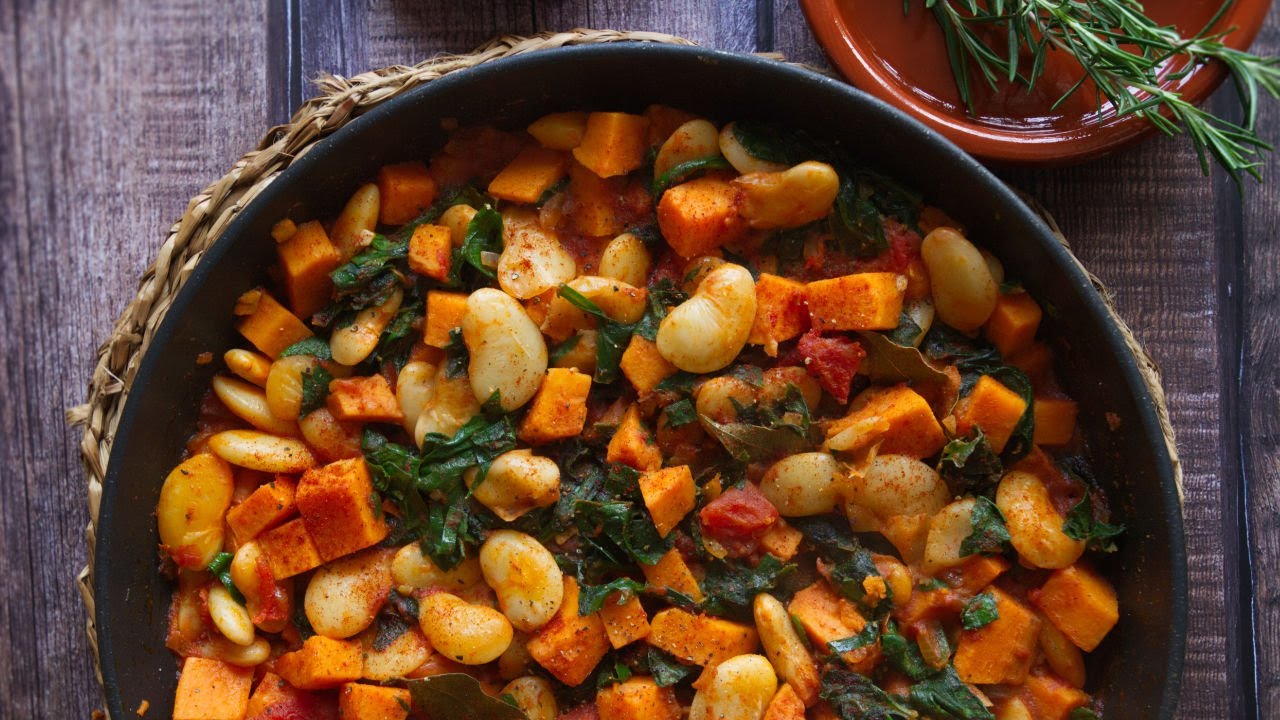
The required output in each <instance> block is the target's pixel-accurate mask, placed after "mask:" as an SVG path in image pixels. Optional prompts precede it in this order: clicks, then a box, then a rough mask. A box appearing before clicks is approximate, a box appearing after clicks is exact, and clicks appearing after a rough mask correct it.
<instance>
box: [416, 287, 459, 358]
mask: <svg viewBox="0 0 1280 720" xmlns="http://www.w3.org/2000/svg"><path fill="white" fill-rule="evenodd" d="M466 314H467V295H466V293H453V292H445V291H443V290H428V291H427V317H426V321H425V327H424V328H423V332H422V341H423V342H424V343H426V344H427V345H429V346H431V347H434V348H440V349H441V350H443V349H444V348H446V347H448V345H449V333H450V332H452V331H453V330H456V329H458V328H460V327H462V316H463V315H466Z"/></svg>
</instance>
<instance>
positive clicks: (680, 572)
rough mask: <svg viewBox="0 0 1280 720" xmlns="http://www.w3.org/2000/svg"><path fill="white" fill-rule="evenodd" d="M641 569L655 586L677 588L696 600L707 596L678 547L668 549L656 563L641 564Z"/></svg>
mask: <svg viewBox="0 0 1280 720" xmlns="http://www.w3.org/2000/svg"><path fill="white" fill-rule="evenodd" d="M640 571H641V572H643V573H644V579H645V580H648V581H649V584H650V585H652V586H654V587H655V588H659V589H663V590H666V589H670V590H675V591H676V592H679V593H683V594H685V595H688V596H689V597H691V598H693V599H694V600H695V601H701V600H702V598H704V597H706V596H705V595H703V594H702V588H701V587H699V586H698V579H697V578H695V577H694V576H693V571H692V570H690V569H689V565H688V563H686V562H685V561H684V557H683V556H682V555H681V554H680V551H679V550H677V549H676V548H671V549H670V550H668V551H667V552H666V554H665V555H663V556H662V559H660V560H658V562H657V564H655V565H641V566H640Z"/></svg>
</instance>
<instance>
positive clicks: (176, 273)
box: [67, 29, 1182, 683]
mask: <svg viewBox="0 0 1280 720" xmlns="http://www.w3.org/2000/svg"><path fill="white" fill-rule="evenodd" d="M620 41H632V42H635V41H640V42H654V43H668V44H674V45H693V44H694V43H693V42H692V41H689V40H686V39H684V38H679V37H675V36H672V35H665V34H662V33H653V32H621V31H616V30H583V29H575V30H570V31H568V32H559V33H543V34H540V35H536V36H533V37H519V36H504V37H500V38H498V39H495V40H493V41H490V42H489V43H488V44H486V45H484V46H483V47H481V48H479V49H478V50H476V51H475V52H474V53H471V54H469V55H444V56H439V57H435V58H432V59H430V60H426V61H424V62H422V63H419V64H417V65H414V66H412V67H406V66H403V65H396V66H392V67H388V68H383V69H381V70H374V71H371V72H367V73H363V74H361V75H357V76H355V77H353V78H344V77H339V76H334V75H328V76H324V77H321V78H319V79H318V80H317V83H316V84H317V85H318V87H319V89H320V91H321V93H322V94H321V95H320V96H319V97H315V98H312V99H311V100H308V101H307V102H306V103H304V104H303V105H302V107H301V108H299V109H298V111H297V112H296V113H294V116H293V118H292V119H291V120H290V121H289V123H288V124H287V125H280V126H277V127H274V128H272V129H271V130H269V131H268V132H267V134H266V136H265V137H264V138H263V139H262V141H261V142H260V143H259V144H258V147H257V149H256V150H254V151H252V152H250V153H248V154H246V155H245V156H244V157H242V158H241V159H240V160H239V161H238V162H236V164H235V165H233V166H232V168H231V170H230V172H228V173H227V174H226V175H224V176H222V177H221V178H220V179H218V180H217V181H215V182H214V183H213V184H211V185H209V186H208V187H207V188H205V189H204V191H203V192H201V193H200V194H199V195H196V196H195V197H194V198H192V199H191V201H190V202H189V203H188V204H187V210H186V212H185V213H184V214H183V216H182V218H181V219H180V220H178V222H177V223H175V224H174V225H173V227H171V228H170V229H169V237H168V239H166V240H165V242H164V244H163V245H161V246H160V252H159V253H158V255H157V256H156V260H155V262H154V263H152V265H151V267H149V268H147V270H146V272H145V273H143V276H142V280H141V282H140V283H139V288H138V294H137V296H136V297H135V298H134V299H133V301H132V302H131V303H130V304H129V306H128V307H127V308H126V309H125V311H124V313H123V314H122V315H121V316H120V318H119V319H118V320H117V321H116V324H115V327H113V328H112V331H111V337H110V338H109V339H108V340H107V342H106V343H104V344H103V345H102V347H100V348H99V349H98V363H97V365H96V367H95V368H94V371H93V376H92V377H91V378H90V380H89V392H88V399H87V401H86V402H85V404H83V405H80V406H77V407H75V408H72V409H71V410H69V411H68V412H67V419H68V421H69V422H70V423H71V424H73V425H83V426H84V436H83V438H82V439H81V441H80V454H81V456H82V461H83V463H84V468H85V472H86V474H87V476H88V497H89V525H88V527H87V528H86V530H85V535H86V538H87V540H88V544H89V556H88V564H87V565H86V567H85V568H84V569H83V570H81V571H80V573H79V575H77V577H76V582H77V585H78V586H79V589H80V595H81V597H82V598H83V599H84V604H85V607H86V609H87V610H88V621H87V630H88V634H89V646H90V648H91V649H92V650H93V654H94V669H95V672H96V673H97V675H98V682H99V683H101V682H102V668H101V666H100V664H99V663H98V634H97V629H96V627H95V625H94V598H93V565H94V547H95V543H96V538H97V532H98V508H99V505H100V503H101V500H102V483H103V478H104V477H105V475H106V472H107V467H106V463H107V459H108V458H109V457H110V455H111V444H112V442H113V441H114V440H115V431H116V425H117V423H119V421H120V414H121V411H122V410H123V409H124V404H125V398H126V397H127V395H128V392H129V388H130V386H131V385H132V383H133V377H134V374H135V373H136V372H137V370H138V365H139V363H140V362H141V359H142V356H143V354H144V353H145V352H146V350H147V347H148V346H149V345H150V344H151V340H152V338H153V336H154V334H155V331H156V328H158V327H159V325H160V322H161V321H162V320H163V319H164V316H165V314H166V313H167V312H168V310H169V306H170V304H171V303H172V302H173V298H174V297H175V296H176V295H177V294H178V291H179V290H180V289H181V288H182V286H183V284H184V283H185V282H186V281H187V278H188V277H190V275H191V271H192V270H193V269H194V268H195V266H196V264H197V263H198V262H199V261H200V259H201V258H202V257H203V256H204V253H205V250H207V249H208V248H209V247H210V246H212V245H213V243H214V242H215V241H217V239H218V238H219V237H220V236H221V235H222V232H223V230H225V229H226V227H227V225H228V223H230V222H231V220H232V219H234V218H235V216H236V215H237V214H238V213H239V212H240V210H241V209H243V208H244V207H245V205H247V204H248V203H249V202H251V201H252V200H253V199H254V198H255V197H257V195H258V193H260V192H262V190H263V189H264V188H266V186H267V185H269V184H270V183H271V181H272V180H274V179H275V178H276V176H277V175H278V174H279V173H280V171H282V170H284V169H285V168H287V167H288V166H289V164H290V163H292V162H293V161H294V160H295V159H297V158H299V157H301V156H302V155H304V154H306V152H307V151H308V150H310V149H311V148H312V147H314V146H315V144H316V143H317V142H319V141H320V140H321V139H323V138H324V137H326V136H327V135H329V134H330V133H332V132H333V131H335V130H337V129H338V128H340V127H342V126H343V125H345V124H346V123H347V122H349V121H351V120H352V119H353V118H355V117H357V116H359V115H361V114H362V113H364V112H367V111H368V110H370V109H372V108H374V107H377V106H378V105H381V104H382V103H384V102H386V101H388V100H390V99H392V98H394V97H396V96H398V95H401V94H403V93H405V92H408V91H409V90H411V89H413V88H415V87H418V86H419V85H422V84H423V83H427V82H430V81H432V80H435V79H436V78H438V77H440V76H442V75H446V74H448V73H451V72H456V71H458V70H465V69H467V68H470V67H475V66H476V65H480V64H481V63H486V62H490V61H492V60H498V59H501V58H505V57H510V56H513V55H523V54H525V53H530V52H536V51H538V50H545V49H548V48H557V47H563V46H566V45H586V44H593V43H608V42H620ZM770 56H771V57H778V56H776V55H770ZM1023 199H1024V200H1025V201H1026V202H1027V203H1028V204H1029V205H1030V206H1031V207H1032V208H1034V209H1035V210H1037V212H1039V214H1040V215H1041V216H1043V217H1044V219H1045V221H1046V222H1048V224H1049V227H1050V228H1052V230H1053V231H1054V233H1055V234H1056V235H1057V236H1058V239H1059V240H1060V241H1061V242H1062V243H1063V245H1064V246H1066V245H1067V241H1066V238H1065V237H1063V235H1062V233H1061V232H1060V231H1059V229H1058V226H1057V224H1056V223H1055V222H1054V220H1053V218H1052V217H1050V216H1049V214H1048V213H1047V212H1045V211H1044V209H1043V208H1041V207H1040V206H1039V204H1038V203H1036V202H1035V200H1034V199H1032V198H1030V197H1028V196H1025V195H1024V196H1023ZM1072 258H1073V259H1075V256H1074V255H1072ZM1076 263H1077V264H1079V260H1076ZM1080 267H1081V269H1082V270H1084V271H1085V273H1086V274H1087V275H1088V276H1089V279H1090V280H1091V281H1092V282H1093V285H1094V287H1095V288H1097V290H1098V291H1099V293H1101V295H1102V298H1103V300H1104V301H1105V302H1106V304H1107V308H1108V309H1109V310H1110V312H1111V315H1112V319H1113V320H1114V321H1115V323H1116V325H1117V326H1118V327H1119V328H1120V331H1121V333H1122V334H1123V336H1124V338H1125V341H1126V342H1127V344H1128V346H1129V349H1130V350H1131V351H1132V352H1133V356H1134V358H1135V359H1136V360H1137V362H1138V368H1139V370H1140V371H1141V372H1142V374H1143V377H1144V378H1145V379H1146V382H1147V386H1148V389H1149V390H1150V392H1151V397H1152V400H1153V401H1154V402H1155V405H1156V411H1157V414H1158V416H1159V419H1160V424H1161V427H1162V428H1163V430H1164V437H1165V442H1166V443H1167V445H1168V448H1169V456H1170V457H1171V458H1172V459H1173V468H1174V477H1175V480H1176V481H1177V484H1178V491H1179V494H1180V495H1181V492H1182V469H1181V465H1180V464H1179V462H1178V455H1177V448H1176V447H1175V445H1174V434H1173V426H1172V424H1171V423H1170V420H1169V410H1168V407H1167V405H1166V403H1165V394H1164V389H1163V387H1162V386H1161V384H1160V371H1159V368H1158V367H1157V366H1156V363H1155V362H1154V361H1153V360H1152V359H1151V358H1150V357H1149V356H1148V355H1147V353H1146V351H1144V350H1143V349H1142V346H1141V345H1140V344H1139V343H1138V340H1137V339H1136V338H1135V337H1134V335H1133V333H1132V331H1130V329H1129V326H1128V325H1127V324H1126V323H1125V322H1124V320H1123V319H1121V317H1120V316H1119V314H1118V313H1117V312H1116V311H1115V308H1114V305H1113V304H1112V302H1111V295H1110V293H1109V292H1108V291H1107V289H1106V288H1105V287H1104V286H1103V284H1102V282H1101V281H1100V280H1099V279H1098V278H1097V277H1096V276H1094V275H1093V274H1092V273H1089V272H1088V270H1085V268H1084V266H1083V265H1081V266H1080Z"/></svg>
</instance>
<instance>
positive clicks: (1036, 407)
mask: <svg viewBox="0 0 1280 720" xmlns="http://www.w3.org/2000/svg"><path fill="white" fill-rule="evenodd" d="M1031 407H1032V412H1034V413H1035V416H1036V427H1035V442H1036V444H1037V445H1066V444H1067V443H1069V442H1071V438H1073V437H1075V434H1076V414H1077V413H1078V412H1079V409H1078V408H1077V406H1076V403H1075V401H1074V400H1069V399H1067V398H1042V397H1038V398H1036V399H1035V402H1034V403H1032V406H1031Z"/></svg>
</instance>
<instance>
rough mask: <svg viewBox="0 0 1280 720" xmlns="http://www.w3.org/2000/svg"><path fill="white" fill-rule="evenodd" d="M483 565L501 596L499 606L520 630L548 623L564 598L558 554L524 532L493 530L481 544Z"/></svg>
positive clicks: (484, 570) (530, 629)
mask: <svg viewBox="0 0 1280 720" xmlns="http://www.w3.org/2000/svg"><path fill="white" fill-rule="evenodd" d="M480 569H481V571H483V572H484V579H485V582H487V583H488V584H489V587H491V588H493V591H494V593H496V594H497V596H498V607H499V608H501V609H502V613H503V614H504V615H506V616H507V619H508V620H510V621H511V624H512V625H513V626H515V627H516V628H517V629H519V630H523V631H525V632H532V631H534V630H537V629H538V628H540V627H542V626H543V625H546V624H547V623H548V622H550V621H551V618H553V617H555V615H556V611H558V610H559V609H560V604H561V602H562V601H563V600H564V576H563V574H562V573H561V572H560V567H559V566H558V565H556V559H555V556H554V555H552V554H551V551H550V550H548V549H547V548H545V547H543V545H542V543H540V542H538V541H537V540H536V539H535V538H533V537H530V536H529V535H526V534H524V533H521V532H516V531H515V530H498V531H496V532H494V533H492V534H490V535H489V537H488V539H486V540H485V541H484V545H481V546H480Z"/></svg>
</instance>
